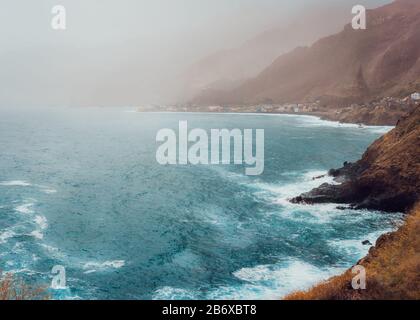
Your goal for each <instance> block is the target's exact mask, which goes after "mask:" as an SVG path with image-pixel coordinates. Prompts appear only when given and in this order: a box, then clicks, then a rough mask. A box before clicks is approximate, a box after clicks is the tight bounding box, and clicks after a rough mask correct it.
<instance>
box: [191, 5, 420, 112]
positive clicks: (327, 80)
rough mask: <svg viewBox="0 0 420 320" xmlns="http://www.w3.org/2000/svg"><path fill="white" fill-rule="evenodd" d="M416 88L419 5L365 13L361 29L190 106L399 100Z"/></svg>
mask: <svg viewBox="0 0 420 320" xmlns="http://www.w3.org/2000/svg"><path fill="white" fill-rule="evenodd" d="M419 89H420V1H418V0H396V1H395V2H393V3H391V4H389V5H386V6H383V7H380V8H377V9H373V10H368V14H367V29H366V30H353V29H352V27H351V25H350V24H348V25H346V26H345V28H344V30H343V31H341V32H340V33H338V34H336V35H333V36H329V37H326V38H323V39H321V40H319V41H317V42H316V43H315V44H314V45H312V46H311V47H299V48H296V49H295V50H293V51H291V52H289V53H287V54H284V55H282V56H280V57H279V58H277V59H276V60H275V61H274V62H273V63H272V64H271V65H270V66H269V67H268V68H266V69H265V70H264V71H262V72H261V73H260V74H259V75H258V76H257V77H255V78H253V79H250V80H248V81H246V82H245V83H243V84H242V85H241V86H239V87H237V88H236V89H233V90H228V91H220V90H219V91H218V90H207V91H206V92H204V93H203V94H201V95H199V96H198V97H196V98H195V99H194V100H193V102H194V103H196V104H204V105H205V104H253V103H261V102H267V103H288V102H302V101H313V100H315V99H321V100H323V101H326V102H328V103H332V104H337V103H341V102H345V103H351V102H352V101H355V102H360V101H368V100H371V99H374V98H378V97H384V96H388V95H394V96H401V95H404V94H407V93H409V92H411V91H416V90H417V91H418V90H419Z"/></svg>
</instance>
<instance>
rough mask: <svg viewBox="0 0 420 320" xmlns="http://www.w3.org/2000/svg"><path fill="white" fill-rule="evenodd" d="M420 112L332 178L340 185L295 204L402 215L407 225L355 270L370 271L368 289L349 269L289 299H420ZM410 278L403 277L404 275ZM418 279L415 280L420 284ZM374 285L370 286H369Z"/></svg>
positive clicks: (384, 238)
mask: <svg viewBox="0 0 420 320" xmlns="http://www.w3.org/2000/svg"><path fill="white" fill-rule="evenodd" d="M419 121H420V108H417V109H415V110H413V111H412V112H411V113H410V114H408V115H406V116H404V117H403V118H401V119H400V120H399V121H398V124H397V126H396V128H395V129H394V130H392V131H391V132H389V133H387V134H386V135H384V136H383V137H381V138H380V139H378V140H377V141H376V142H374V143H373V144H372V145H371V146H370V147H369V148H368V149H367V151H366V152H365V154H364V155H363V157H362V159H361V160H359V161H358V162H356V163H353V164H352V163H344V166H343V167H342V168H340V169H332V170H330V172H329V174H330V175H331V176H333V177H334V178H335V179H336V180H341V181H340V182H342V183H341V184H340V185H330V184H323V185H321V186H319V187H318V188H315V189H313V190H312V191H310V192H308V193H304V194H302V195H300V196H298V197H296V198H294V199H291V201H292V202H294V203H305V204H309V205H310V204H315V203H333V202H336V203H343V204H350V206H351V207H353V208H355V209H360V208H365V209H379V210H384V211H388V212H390V213H391V214H392V213H393V212H398V211H400V212H403V213H404V214H405V215H406V219H405V221H404V224H403V225H402V226H401V227H400V228H399V229H398V230H397V231H395V232H392V233H388V234H384V235H382V236H381V237H380V238H379V239H378V240H377V241H376V244H375V245H374V246H372V247H371V249H370V250H369V253H368V255H367V256H366V257H364V258H363V259H361V260H359V261H358V262H357V263H356V265H362V266H363V267H364V268H365V269H366V272H367V273H366V274H367V283H368V285H367V286H368V287H367V288H366V290H360V289H359V290H353V288H352V286H351V281H352V278H353V277H354V275H353V274H352V271H351V268H350V269H349V270H347V271H346V272H345V273H344V274H342V275H339V276H336V277H333V278H330V279H329V280H327V281H325V282H322V283H320V284H318V285H316V286H314V287H312V288H310V289H309V290H308V291H298V292H295V293H291V294H289V295H287V296H286V297H285V299H286V300H314V299H315V300H316V299H321V300H335V299H338V300H360V299H362V300H365V299H419V298H420V283H419V282H418V278H417V277H418V270H419V268H420V259H419V255H418V252H420V241H419V239H418V234H419V233H420V199H419V194H420V192H419V190H420V186H419V176H420V163H419V159H418V151H419V150H418V147H417V148H416V146H418V145H419V144H418V143H419V140H420V135H419V132H420V127H419V126H418V123H419ZM402 274H405V275H407V276H406V277H405V278H403V279H402V278H401V275H402ZM416 280H417V281H416ZM369 283H370V285H369Z"/></svg>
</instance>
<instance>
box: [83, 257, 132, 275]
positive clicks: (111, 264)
mask: <svg viewBox="0 0 420 320" xmlns="http://www.w3.org/2000/svg"><path fill="white" fill-rule="evenodd" d="M124 266H125V261H124V260H113V261H105V262H87V263H85V264H84V266H83V269H84V270H86V271H85V273H93V272H97V271H104V270H107V269H120V268H122V267H124Z"/></svg>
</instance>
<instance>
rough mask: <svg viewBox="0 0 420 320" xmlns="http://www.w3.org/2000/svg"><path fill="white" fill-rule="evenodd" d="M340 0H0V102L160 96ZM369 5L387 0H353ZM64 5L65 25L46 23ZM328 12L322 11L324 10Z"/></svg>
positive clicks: (131, 101)
mask: <svg viewBox="0 0 420 320" xmlns="http://www.w3.org/2000/svg"><path fill="white" fill-rule="evenodd" d="M340 1H342V2H343V3H352V1H350V0H293V1H286V0H148V1H146V0H37V1H33V0H0V39H1V46H0V67H1V73H0V106H3V107H4V106H6V107H15V106H39V105H57V106H94V105H109V106H114V105H115V106H117V105H121V106H126V105H140V104H147V103H162V102H163V101H165V102H166V101H169V100H170V96H171V95H170V94H169V93H168V92H170V90H169V91H168V87H170V86H171V81H176V79H177V76H178V75H179V74H182V72H183V71H184V70H185V69H187V68H188V67H189V66H190V65H191V64H193V63H194V62H196V61H198V60H200V59H202V58H203V57H205V56H206V55H209V54H212V53H214V52H217V51H219V50H224V49H229V48H231V47H235V46H239V45H240V44H242V43H243V42H245V41H246V40H248V39H251V38H252V37H254V36H255V35H257V34H259V33H261V32H263V31H265V30H269V29H270V28H273V27H278V26H281V25H286V24H287V23H289V22H290V21H291V20H293V19H296V18H297V17H298V16H299V14H300V13H302V12H307V11H308V10H312V9H313V8H317V7H320V6H322V7H325V8H328V5H329V4H330V3H337V2H340ZM354 1H355V2H357V3H355V4H359V3H361V4H366V5H367V6H368V7H375V6H378V5H380V4H384V3H388V2H390V0H360V1H356V0H354ZM55 5H63V6H64V7H65V8H66V15H67V29H66V30H65V31H57V30H53V29H52V28H51V19H52V17H53V15H52V14H51V9H52V8H53V7H54V6H55ZM325 19H328V16H326V17H325Z"/></svg>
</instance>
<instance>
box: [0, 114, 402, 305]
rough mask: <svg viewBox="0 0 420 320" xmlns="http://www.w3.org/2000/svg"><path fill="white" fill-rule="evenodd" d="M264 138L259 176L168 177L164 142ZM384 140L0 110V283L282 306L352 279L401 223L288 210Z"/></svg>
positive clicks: (295, 122) (336, 130)
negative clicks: (346, 273)
mask: <svg viewBox="0 0 420 320" xmlns="http://www.w3.org/2000/svg"><path fill="white" fill-rule="evenodd" d="M180 120H187V121H188V125H189V127H190V128H203V129H211V128H227V129H233V128H239V129H245V128H254V129H257V128H258V129H264V130H265V171H264V174H263V175H261V176H256V177H250V176H246V175H245V172H244V167H242V166H234V165H224V166H161V165H159V164H158V163H157V162H156V160H155V152H156V148H157V146H158V144H157V143H156V141H155V138H156V133H157V131H158V130H160V129H162V128H173V129H175V130H176V129H177V127H178V121H180ZM387 130H389V128H384V127H375V128H373V127H364V128H359V127H358V126H356V125H339V124H337V123H333V122H328V121H321V120H318V119H316V118H314V117H305V116H290V115H245V114H244V115H238V114H236V115H233V114H180V113H148V114H146V113H137V112H133V111H131V110H129V109H117V108H108V109H101V108H87V109H75V108H74V109H72V108H62V109H47V108H45V109H16V110H7V109H6V110H5V109H3V110H0V270H3V271H13V272H16V273H18V274H19V275H20V276H22V277H23V278H25V279H27V281H29V282H35V283H39V284H47V285H48V284H49V283H50V282H51V276H52V274H51V269H52V268H53V266H55V265H62V266H64V267H65V269H66V277H67V287H66V288H65V289H60V290H52V289H51V294H52V296H53V297H54V298H57V299H78V298H81V299H203V298H206V299H276V298H279V297H281V296H282V295H284V294H287V293H289V292H291V291H293V290H296V289H302V288H306V287H308V286H310V285H312V284H314V283H316V282H318V281H320V280H322V279H326V278H328V277H329V276H331V275H335V274H337V273H340V272H341V271H342V270H344V269H346V268H348V267H350V266H351V265H353V264H354V263H355V262H356V261H357V260H358V259H359V258H361V257H362V256H363V255H365V254H366V252H367V250H368V249H369V247H366V246H363V245H362V244H361V241H363V240H366V239H369V240H370V241H371V242H374V241H375V240H376V238H377V237H378V236H379V235H380V234H382V233H384V232H386V231H389V230H392V229H394V228H395V227H396V221H395V216H390V215H387V214H383V213H380V212H369V211H351V210H338V209H336V205H334V204H325V205H316V206H304V205H295V204H291V203H289V202H288V201H287V199H288V198H290V197H293V196H297V195H299V194H300V193H302V192H304V191H309V190H310V189H311V188H313V187H316V186H318V185H320V184H321V183H323V182H329V181H330V179H329V178H322V179H319V180H312V178H313V177H314V176H319V175H321V174H324V173H325V172H326V171H327V170H328V169H330V168H333V167H340V166H341V165H342V163H343V162H344V161H355V160H357V159H358V158H360V156H361V155H362V154H363V152H364V150H365V149H366V147H367V146H368V145H369V144H370V143H372V142H373V141H374V140H375V139H376V138H378V137H379V136H380V135H382V134H383V133H384V132H386V131H387Z"/></svg>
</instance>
